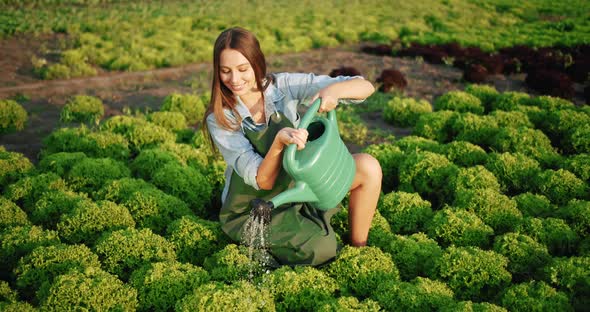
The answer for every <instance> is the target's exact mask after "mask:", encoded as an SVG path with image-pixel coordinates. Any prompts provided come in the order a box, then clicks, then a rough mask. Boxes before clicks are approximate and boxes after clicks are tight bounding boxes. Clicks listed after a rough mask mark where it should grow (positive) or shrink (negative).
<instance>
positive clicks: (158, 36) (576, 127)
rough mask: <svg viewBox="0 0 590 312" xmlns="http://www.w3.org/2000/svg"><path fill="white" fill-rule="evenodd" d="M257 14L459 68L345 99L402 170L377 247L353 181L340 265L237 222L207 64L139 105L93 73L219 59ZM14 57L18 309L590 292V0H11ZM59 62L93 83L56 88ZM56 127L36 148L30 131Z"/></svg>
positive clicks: (553, 296) (452, 300)
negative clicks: (266, 243)
mask: <svg viewBox="0 0 590 312" xmlns="http://www.w3.org/2000/svg"><path fill="white" fill-rule="evenodd" d="M236 25H239V26H243V27H245V28H248V29H250V30H252V31H253V32H254V33H255V34H256V35H257V36H258V38H259V39H260V41H261V44H262V48H263V51H264V52H265V53H266V55H267V56H268V57H271V58H273V60H284V59H286V58H281V57H282V56H285V55H286V56H289V55H296V56H307V57H308V56H309V55H311V53H313V51H323V49H339V48H341V47H346V49H356V50H355V51H357V52H358V54H357V55H359V56H360V55H365V53H367V54H371V53H372V54H373V55H375V54H378V53H381V54H379V56H378V58H381V57H382V58H383V59H387V60H389V59H392V58H394V59H395V60H396V61H397V62H398V63H395V64H396V65H398V67H399V68H401V65H400V64H402V65H404V64H407V63H403V62H402V60H405V61H408V62H412V64H414V65H415V66H414V67H413V68H417V69H415V70H417V71H418V72H419V71H420V70H421V69H423V70H432V69H433V68H434V69H437V70H439V71H448V72H452V73H454V74H455V75H456V77H457V78H456V81H453V86H455V85H458V86H460V88H447V89H445V86H446V85H445V84H444V81H443V82H437V83H438V84H440V86H439V89H437V90H439V91H438V92H437V93H436V94H432V93H430V94H424V96H423V97H412V96H410V95H408V93H410V92H407V90H409V89H411V88H412V84H417V83H418V82H417V79H415V78H412V77H415V76H411V77H410V76H408V77H409V78H408V79H403V77H401V76H399V75H398V74H400V72H398V71H393V69H391V68H389V69H390V71H389V72H388V71H384V72H383V73H382V75H381V76H380V77H376V76H377V75H372V74H371V75H367V76H366V78H367V79H370V80H372V82H373V83H374V85H375V86H376V87H377V88H378V89H379V91H377V92H375V93H374V94H373V95H372V96H371V97H369V98H368V99H367V100H366V101H365V102H364V103H362V104H359V105H342V106H339V107H338V108H337V118H338V122H339V130H340V133H341V136H342V138H343V140H344V141H345V143H346V144H347V145H348V146H349V147H350V148H351V149H355V150H358V151H363V152H366V153H369V154H371V155H373V156H374V157H375V158H377V159H378V160H379V162H380V164H381V167H382V171H383V184H382V194H381V196H380V200H379V204H378V211H377V214H376V215H375V218H374V219H373V223H372V227H371V230H370V233H369V241H368V246H367V247H362V248H354V247H351V246H350V245H348V234H349V233H348V213H347V209H346V207H347V201H348V199H347V198H345V199H344V201H343V205H342V206H343V209H341V210H340V211H339V212H338V213H337V214H336V215H335V216H334V217H333V218H332V225H333V226H334V229H335V230H336V232H337V236H338V240H339V243H340V245H341V249H340V251H339V254H338V257H337V258H336V259H334V261H332V262H330V263H328V264H326V265H323V266H321V267H306V266H298V267H289V266H282V267H280V268H272V269H271V268H265V267H261V266H260V265H259V264H258V263H256V261H253V260H252V259H251V258H250V257H249V250H248V248H247V247H246V246H242V245H239V244H237V243H236V242H232V241H231V240H230V239H229V238H228V237H227V236H226V235H225V234H224V233H223V231H222V230H221V227H220V224H219V222H218V221H217V216H218V212H219V208H220V196H221V191H222V188H223V185H224V182H225V181H224V170H225V163H224V161H223V159H222V157H221V156H220V155H219V154H216V153H213V152H212V151H211V150H210V149H209V148H208V146H207V139H206V138H205V137H204V136H203V134H202V132H201V131H200V125H199V122H200V121H201V120H202V117H203V115H204V113H205V109H206V106H207V105H208V102H209V98H210V92H209V91H208V90H209V89H208V88H209V87H208V84H209V83H210V81H208V79H210V78H209V77H208V76H207V74H202V75H200V76H199V75H197V76H196V77H197V78H194V79H197V80H198V81H196V82H195V81H192V82H191V83H189V85H190V86H186V85H187V83H186V82H183V84H184V88H179V89H178V90H177V91H171V92H168V93H167V94H164V95H162V96H161V98H157V100H152V102H150V103H143V102H141V101H144V100H143V98H142V99H140V100H137V101H136V102H129V103H123V104H125V105H126V106H125V108H124V109H121V110H120V111H118V110H116V109H114V103H115V102H116V98H117V96H120V95H121V94H122V93H116V94H115V92H114V91H113V93H108V92H106V91H101V92H93V91H92V90H94V89H92V88H94V87H96V86H90V85H88V86H86V87H87V88H86V89H85V88H84V87H85V86H84V85H83V83H84V82H91V81H94V80H92V79H106V78H104V77H111V78H112V79H115V78H116V77H129V76H123V75H127V74H133V73H141V72H157V71H158V70H163V69H165V68H167V69H174V68H186V66H192V65H194V64H209V63H210V62H211V55H212V45H213V41H214V40H215V38H216V37H217V35H218V34H219V32H220V31H221V30H223V29H225V28H227V27H231V26H236ZM23 43H26V44H23ZM16 44H19V45H20V46H19V47H22V46H26V45H29V49H28V50H26V51H27V53H30V54H26V56H23V55H19V54H23V53H24V52H22V51H16V52H15V51H13V50H11V49H10V48H9V47H12V46H15V45H16ZM17 50H18V49H17ZM23 51H24V50H23ZM328 51H335V50H328ZM361 51H362V52H361ZM378 51H385V52H378ZM453 51H454V52H453ZM523 51H524V52H523ZM355 53H356V52H355ZM530 55H532V56H531V57H528V56H530ZM479 56H483V57H480V58H477V57H479ZM0 58H5V59H4V60H0V71H2V72H1V73H0V75H2V76H4V78H2V79H3V80H0V268H1V270H0V311H19V312H20V311H449V312H450V311H527V312H531V311H587V309H588V306H590V106H589V105H588V103H589V102H590V74H589V71H588V68H589V67H590V2H589V1H584V0H572V1H549V0H531V1H521V2H516V1H507V0H443V1H435V0H425V1H410V2H408V1H383V0H367V1H341V0H331V1H299V2H297V1H286V0H275V1H266V0H252V1H229V0H227V1H226V0H223V1H206V0H199V1H124V0H62V1H60V0H29V1H25V0H4V1H1V2H0ZM492 59H493V60H496V61H497V60H502V62H503V63H502V65H503V68H502V69H500V70H499V71H496V72H494V69H493V66H491V65H488V64H496V63H493V62H487V61H490V60H492ZM10 60H13V61H10ZM379 60H380V61H382V62H385V61H383V60H382V59H379ZM13 63H14V64H16V65H14V64H13ZM378 64H381V63H378ZM383 64H384V63H383ZM13 65H14V66H13ZM280 65H284V64H281V62H279V61H275V62H274V63H273V66H277V67H280ZM287 65H292V64H287ZM295 65H301V64H299V63H296V64H295ZM342 65H343V66H345V65H346V64H342ZM377 66H382V67H383V68H380V67H378V69H379V72H381V70H386V69H388V68H385V66H384V65H377ZM430 66H432V67H430ZM15 68H16V69H15ZM340 70H342V71H346V70H348V71H349V72H350V71H351V70H352V69H351V68H346V67H342V68H340ZM402 72H403V73H407V72H404V71H403V70H402ZM318 74H327V73H318ZM386 74H389V75H390V76H387V75H386ZM11 75H12V76H11ZM395 75H398V76H395ZM9 76H10V77H16V78H14V79H12V80H10V78H6V77H9ZM19 77H20V78H19ZM22 77H25V78H22ZM113 77H115V78H113ZM392 77H393V78H392ZM554 77H557V78H555V79H554ZM478 79H479V80H478ZM501 79H504V80H503V81H509V82H511V83H514V84H516V82H518V86H519V87H520V89H519V90H511V89H501V88H497V87H496V85H494V84H493V83H490V82H492V81H498V80H501ZM402 82H403V83H402ZM58 83H65V84H68V83H71V84H72V85H78V84H82V86H80V87H77V88H78V89H76V90H81V91H79V92H74V93H72V92H70V93H66V92H62V93H59V92H61V91H59V90H57V91H55V93H54V94H52V95H48V96H47V99H44V97H45V95H43V96H40V95H39V94H37V93H35V92H36V91H35V90H45V89H41V88H39V86H56V85H57V86H58V87H54V88H56V89H57V88H59V86H60V85H59V84H58ZM153 83H154V84H158V83H163V82H158V81H156V82H153ZM193 84H194V85H196V87H194V88H192V86H193ZM27 87H28V88H29V89H27ZM189 87H191V88H192V90H191V91H190V92H187V91H186V90H187V89H189ZM35 88H37V89H35ZM11 90H18V92H17V93H15V92H13V91H11ZM27 90H33V91H27ZM85 90H86V92H85ZM88 90H90V91H88ZM167 90H168V89H167ZM404 90H406V91H404ZM411 90H415V89H411ZM58 91H59V92H58ZM11 92H12V93H11ZM44 92H45V91H44ZM125 92H127V93H131V94H133V93H134V92H137V93H140V92H143V90H141V88H139V87H137V88H136V90H133V89H132V90H131V91H129V90H127V89H126V90H125ZM424 92H426V91H423V93H424ZM56 98H57V99H58V100H55V99H56ZM60 99H64V100H63V105H61V104H60V105H59V106H58V110H57V113H55V111H56V109H55V108H52V109H53V111H52V112H53V113H46V112H45V111H44V110H48V109H49V108H50V107H55V105H54V104H55V103H54V102H55V101H58V102H59V101H60ZM140 102H141V103H140ZM39 116H43V118H52V119H53V120H54V121H55V122H54V123H52V124H49V122H50V120H49V119H47V120H45V122H46V123H48V124H49V126H48V127H49V128H50V129H51V130H50V131H49V133H47V134H45V133H44V132H43V131H42V130H41V129H32V128H34V127H36V126H34V125H38V123H39V122H40V121H39V119H41V117H39ZM31 134H32V135H31ZM19 135H20V137H19ZM34 135H38V136H41V137H40V138H38V140H39V142H40V143H39V146H38V147H37V148H36V149H33V150H34V153H27V155H25V154H24V153H22V152H20V151H19V150H17V149H15V148H14V146H17V145H15V144H13V142H14V141H19V140H21V141H24V142H22V143H23V144H26V143H27V141H29V140H31V141H30V142H29V144H31V143H32V142H33V140H32V137H33V136H34Z"/></svg>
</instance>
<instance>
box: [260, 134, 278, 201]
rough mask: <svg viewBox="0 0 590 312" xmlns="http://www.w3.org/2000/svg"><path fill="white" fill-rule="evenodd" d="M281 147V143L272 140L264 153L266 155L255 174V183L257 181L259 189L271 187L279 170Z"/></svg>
mask: <svg viewBox="0 0 590 312" xmlns="http://www.w3.org/2000/svg"><path fill="white" fill-rule="evenodd" d="M283 148H284V146H283V143H281V142H279V141H278V140H274V142H273V144H272V145H271V147H270V149H269V150H268V152H267V153H266V156H264V159H262V162H261V163H260V167H258V173H257V175H256V183H258V187H260V189H263V190H270V189H272V188H273V186H274V184H275V181H276V179H277V177H278V175H279V172H280V171H281V162H282V160H283V157H282V156H283Z"/></svg>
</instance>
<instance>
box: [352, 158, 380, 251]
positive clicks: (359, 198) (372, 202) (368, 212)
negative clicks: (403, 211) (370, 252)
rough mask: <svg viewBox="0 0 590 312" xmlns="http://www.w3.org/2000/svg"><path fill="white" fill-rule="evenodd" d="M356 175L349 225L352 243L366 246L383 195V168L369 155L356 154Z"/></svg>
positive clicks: (353, 183) (353, 184)
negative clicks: (381, 194)
mask: <svg viewBox="0 0 590 312" xmlns="http://www.w3.org/2000/svg"><path fill="white" fill-rule="evenodd" d="M353 157H354V161H355V164H356V174H355V176H354V180H353V181H352V186H351V187H350V199H349V205H348V206H349V208H348V224H349V227H350V243H351V244H352V245H353V246H365V245H366V244H367V238H368V236H369V229H370V228H371V221H372V220H373V215H374V214H375V209H376V208H377V201H378V200H379V194H380V193H381V178H382V176H383V174H382V172H381V166H380V165H379V162H378V161H377V159H375V158H374V157H373V156H371V155H369V154H354V155H353Z"/></svg>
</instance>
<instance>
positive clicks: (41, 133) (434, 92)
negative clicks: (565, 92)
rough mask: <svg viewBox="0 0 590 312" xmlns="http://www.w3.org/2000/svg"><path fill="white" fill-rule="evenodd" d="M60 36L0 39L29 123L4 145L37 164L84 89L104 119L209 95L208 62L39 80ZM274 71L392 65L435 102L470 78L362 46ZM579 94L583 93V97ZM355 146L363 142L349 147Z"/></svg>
mask: <svg viewBox="0 0 590 312" xmlns="http://www.w3.org/2000/svg"><path fill="white" fill-rule="evenodd" d="M56 40H58V41H59V40H61V41H62V42H63V38H58V37H57V36H54V37H53V38H41V39H40V38H37V39H35V38H28V39H27V38H19V39H8V40H3V41H0V99H6V98H15V97H16V98H20V99H21V100H19V102H20V103H21V104H22V105H23V107H24V108H25V109H26V110H27V111H28V113H29V121H28V124H27V126H26V128H25V129H24V130H22V131H20V132H17V133H12V134H7V135H3V136H0V145H3V146H4V147H5V148H6V149H7V150H9V151H14V152H19V153H23V154H24V155H26V156H27V157H29V159H31V160H32V161H34V162H36V160H37V155H38V153H39V151H40V149H41V148H42V139H43V138H44V137H46V136H47V135H48V134H50V133H51V132H52V131H53V130H55V129H56V128H58V127H60V124H59V114H60V111H61V108H62V107H63V105H64V104H65V103H66V101H67V100H68V99H69V98H70V97H72V96H74V95H79V94H86V95H93V96H97V97H99V98H101V99H102V101H103V103H104V104H105V109H106V114H105V117H109V116H113V115H117V114H121V113H122V111H123V110H124V109H125V108H129V109H132V110H135V109H138V110H141V111H143V110H145V109H150V110H157V109H159V107H160V105H161V103H162V101H163V99H164V97H166V96H167V95H168V94H170V93H172V92H204V91H206V90H208V89H209V85H210V79H211V78H210V77H211V76H210V68H211V64H209V63H199V64H189V65H186V66H182V67H176V68H164V69H156V70H150V71H144V72H116V73H107V72H104V71H101V74H100V75H99V76H96V77H89V78H76V79H69V80H53V81H42V80H39V79H38V78H36V77H35V75H34V73H33V67H32V65H31V62H30V59H31V56H32V55H33V51H37V49H39V48H40V47H44V48H45V49H47V47H48V46H56V45H57V43H55V41H56ZM267 62H268V70H269V71H270V72H282V71H290V72H314V73H316V74H328V73H330V71H332V69H334V68H337V67H340V66H352V67H355V68H356V69H358V70H359V71H360V72H361V74H362V75H363V76H365V78H367V79H369V80H370V81H373V82H374V81H375V79H376V77H377V76H378V75H379V74H380V73H381V71H382V70H383V69H385V68H391V67H395V68H397V69H398V70H400V71H401V72H402V73H403V74H404V75H405V77H406V79H407V81H408V86H407V88H406V89H405V90H404V91H403V94H404V95H406V96H409V97H413V98H417V99H426V100H428V101H430V102H432V101H433V100H434V99H435V98H436V97H438V96H439V95H441V94H444V93H446V92H448V91H451V90H461V89H463V88H464V87H465V85H466V83H465V81H463V80H462V79H461V76H462V73H461V71H460V70H458V69H456V68H453V67H451V66H446V65H431V64H428V63H425V62H423V61H421V60H419V59H408V58H397V57H389V56H375V55H369V54H365V53H362V52H360V46H347V47H338V48H325V49H318V50H313V51H309V52H303V53H293V54H285V55H278V56H270V57H267ZM488 83H489V84H491V85H494V86H495V87H496V88H497V89H498V90H499V91H523V92H529V93H532V92H530V90H527V88H526V86H525V85H524V76H523V75H513V76H503V75H497V76H493V77H491V78H490V80H489V81H488ZM579 93H580V92H578V94H579ZM364 118H365V119H367V121H368V125H369V128H370V129H371V128H373V129H374V128H381V129H382V130H385V131H388V132H391V133H393V134H394V135H396V136H403V135H407V134H409V132H410V130H409V129H400V128H395V127H392V126H390V125H388V124H386V123H385V122H384V121H383V120H382V118H380V116H375V115H368V116H364ZM349 147H350V148H351V149H353V150H358V149H360V148H361V147H359V146H349Z"/></svg>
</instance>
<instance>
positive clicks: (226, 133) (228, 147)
mask: <svg viewBox="0 0 590 312" xmlns="http://www.w3.org/2000/svg"><path fill="white" fill-rule="evenodd" d="M207 126H208V129H209V133H210V134H211V137H212V138H213V142H214V143H215V146H216V147H217V149H219V151H220V152H221V155H223V159H224V160H225V162H226V163H227V164H228V166H229V167H231V168H233V170H235V171H236V173H237V174H238V175H239V176H240V177H241V178H242V179H244V182H245V183H246V184H248V185H250V186H252V187H254V188H255V189H257V190H259V189H260V187H259V186H258V183H257V182H256V176H257V174H258V167H260V163H261V162H262V156H260V155H259V154H258V153H257V152H256V151H255V150H254V147H253V146H252V144H250V141H248V139H247V138H246V136H245V135H244V134H243V133H242V132H241V131H239V130H237V131H234V130H228V129H225V128H222V127H220V126H219V125H218V124H217V121H216V120H215V116H214V115H213V114H211V115H209V116H207Z"/></svg>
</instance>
